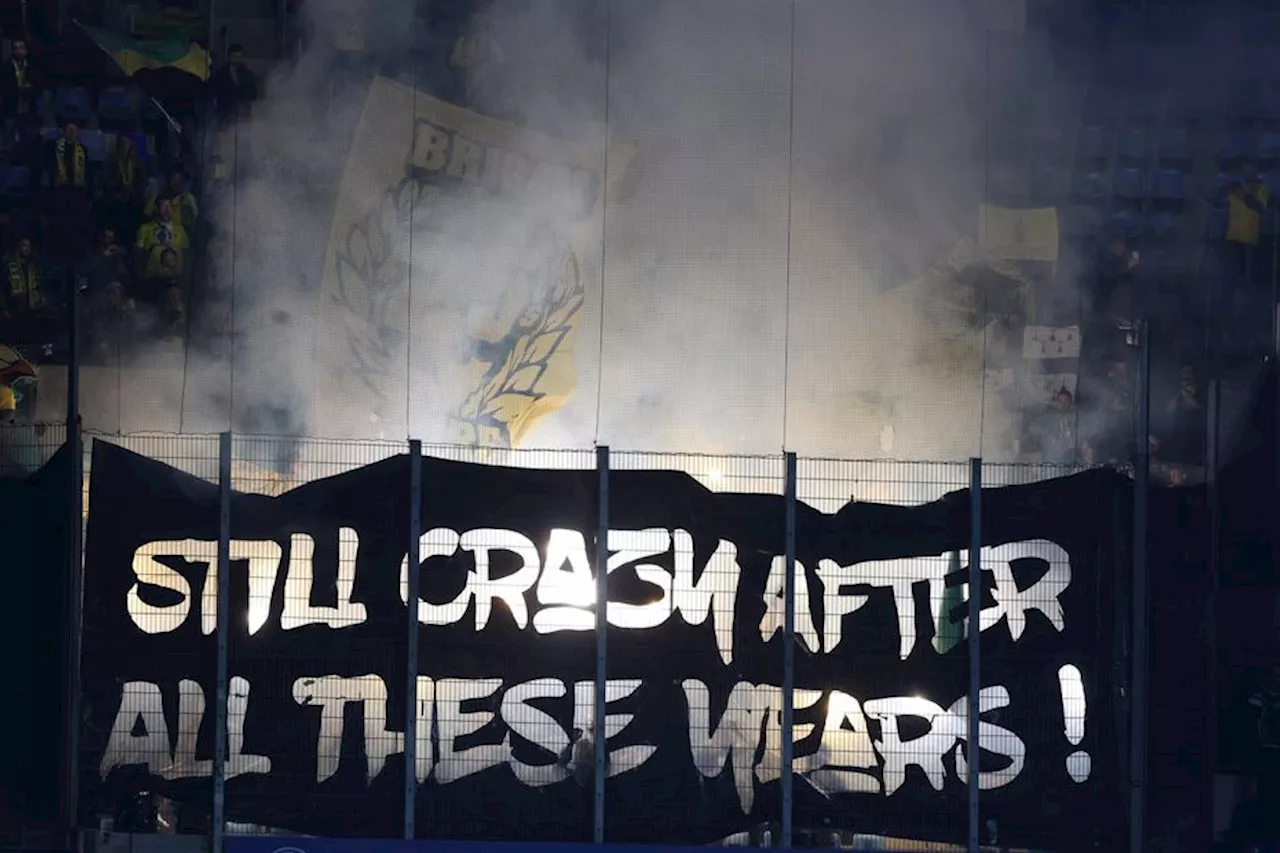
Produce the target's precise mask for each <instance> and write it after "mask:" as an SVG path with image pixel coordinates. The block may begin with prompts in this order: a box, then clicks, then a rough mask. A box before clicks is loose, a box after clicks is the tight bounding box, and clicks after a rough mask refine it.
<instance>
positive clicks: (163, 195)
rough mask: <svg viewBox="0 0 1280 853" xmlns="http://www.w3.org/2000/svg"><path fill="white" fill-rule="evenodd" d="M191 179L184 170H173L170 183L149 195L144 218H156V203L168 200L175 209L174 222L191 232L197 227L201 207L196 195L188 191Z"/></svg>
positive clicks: (144, 209) (143, 211) (170, 174)
mask: <svg viewBox="0 0 1280 853" xmlns="http://www.w3.org/2000/svg"><path fill="white" fill-rule="evenodd" d="M188 180H189V177H188V175H187V173H186V172H185V171H183V170H182V169H173V170H172V171H171V172H170V173H169V182H168V183H167V184H165V185H164V186H162V187H157V188H156V189H154V190H152V191H151V192H149V193H147V204H146V207H144V208H143V210H142V213H143V215H144V216H154V215H155V210H156V202H157V201H159V200H160V199H167V200H168V201H169V203H170V205H171V206H172V208H173V222H174V224H175V225H177V226H178V227H179V228H183V229H185V230H186V231H188V232H190V231H191V229H192V228H193V227H194V226H195V223H196V217H197V216H198V215H199V212H200V207H199V205H198V204H197V203H196V197H195V193H193V192H191V190H189V189H187V184H188Z"/></svg>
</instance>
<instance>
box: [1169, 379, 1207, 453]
mask: <svg viewBox="0 0 1280 853" xmlns="http://www.w3.org/2000/svg"><path fill="white" fill-rule="evenodd" d="M1165 413H1166V414H1167V416H1168V421H1167V426H1166V429H1167V430H1168V437H1167V438H1166V439H1165V440H1164V441H1161V442H1160V447H1161V448H1162V450H1161V455H1162V457H1163V458H1164V459H1165V460H1166V461H1168V462H1171V463H1174V464H1175V465H1176V464H1182V465H1199V464H1200V462H1201V461H1202V460H1203V456H1204V435H1205V414H1204V408H1203V407H1202V406H1201V405H1200V398H1199V392H1198V389H1197V387H1196V375H1195V371H1194V370H1193V369H1192V368H1191V367H1189V366H1184V367H1183V368H1182V371H1181V373H1180V376H1179V384H1178V393H1177V394H1176V395H1175V396H1174V398H1173V399H1172V400H1170V401H1169V403H1168V405H1167V406H1165Z"/></svg>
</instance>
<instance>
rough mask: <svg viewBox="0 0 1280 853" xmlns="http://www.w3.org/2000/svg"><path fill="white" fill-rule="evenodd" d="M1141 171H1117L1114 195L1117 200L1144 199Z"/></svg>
mask: <svg viewBox="0 0 1280 853" xmlns="http://www.w3.org/2000/svg"><path fill="white" fill-rule="evenodd" d="M1143 189H1144V188H1143V181H1142V170H1141V169H1117V170H1116V183H1115V190H1114V195H1115V196H1116V197H1117V198H1142V197H1143V195H1144V194H1145V193H1144V192H1143Z"/></svg>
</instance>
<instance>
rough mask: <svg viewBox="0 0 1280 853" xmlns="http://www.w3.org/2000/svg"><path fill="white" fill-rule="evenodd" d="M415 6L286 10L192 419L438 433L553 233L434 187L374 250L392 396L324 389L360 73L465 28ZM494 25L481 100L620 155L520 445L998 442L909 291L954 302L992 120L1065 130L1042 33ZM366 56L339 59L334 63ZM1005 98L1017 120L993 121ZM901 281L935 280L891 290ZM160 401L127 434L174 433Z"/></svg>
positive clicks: (758, 4) (537, 12) (337, 380)
mask: <svg viewBox="0 0 1280 853" xmlns="http://www.w3.org/2000/svg"><path fill="white" fill-rule="evenodd" d="M414 6H415V4H413V3H410V2H408V0H403V2H398V1H397V2H384V3H370V4H367V5H361V4H352V3H349V2H336V0H334V2H329V3H312V4H307V7H306V8H307V9H308V15H309V19H308V21H307V22H306V23H307V30H308V32H309V40H308V48H307V49H306V50H305V51H304V53H303V54H302V56H301V58H300V60H299V61H298V62H297V63H296V65H294V66H293V67H292V68H287V69H286V68H281V69H278V70H275V71H273V72H272V73H270V74H269V75H268V76H267V80H266V90H267V93H268V94H267V97H266V98H265V100H264V101H263V102H262V103H261V104H259V105H258V108H257V110H256V112H255V114H254V117H253V119H252V120H251V121H249V122H247V123H243V124H241V125H240V126H239V127H238V129H237V130H236V131H234V132H233V133H231V134H224V138H223V139H222V140H220V146H221V148H222V152H223V154H224V156H226V153H227V146H230V148H231V154H232V156H231V157H230V158H229V159H230V160H231V162H232V163H233V166H234V168H233V169H232V174H231V175H230V181H229V184H228V186H227V187H226V188H225V189H224V190H223V191H222V196H223V198H222V199H221V202H222V203H221V204H219V205H218V212H217V214H216V217H217V218H216V220H215V227H216V228H217V229H218V231H219V233H220V234H222V235H223V237H222V239H220V241H219V242H218V243H217V244H216V245H215V247H214V250H213V262H214V264H215V287H214V293H215V294H216V297H217V298H216V299H215V300H214V304H213V305H212V306H209V305H206V306H204V308H205V311H206V313H205V316H204V317H203V320H204V322H206V323H208V322H209V318H210V317H211V316H213V317H217V316H219V312H220V311H225V312H227V313H228V314H229V315H231V317H232V321H233V322H232V323H231V326H232V327H233V329H234V334H233V335H232V336H230V337H228V336H225V335H224V336H220V337H217V338H215V339H214V340H213V342H212V343H207V344H206V345H204V346H192V347H189V348H188V352H187V353H185V354H184V355H185V359H184V361H185V365H184V367H183V369H182V375H183V378H184V381H183V382H182V383H181V386H182V388H181V391H180V392H179V394H178V395H177V400H174V401H172V402H173V403H174V404H175V405H174V410H176V411H178V412H181V418H180V421H181V427H182V429H183V430H185V431H192V432H208V431H215V430H220V429H226V428H228V427H232V428H234V429H237V430H241V431H244V430H251V431H257V432H269V433H280V434H286V433H293V434H297V433H305V434H308V435H320V436H335V437H359V438H379V437H381V438H388V439H400V438H404V437H406V436H408V435H411V436H412V437H416V438H422V439H424V440H426V441H428V442H432V441H451V440H455V439H456V432H455V428H454V427H453V426H452V425H451V424H450V422H449V418H448V415H449V414H450V413H451V412H452V411H453V410H454V409H455V408H456V407H457V405H458V402H459V400H460V399H461V398H462V397H463V396H465V394H466V392H467V391H468V390H470V388H469V385H468V383H474V377H472V376H469V375H467V374H466V373H465V371H464V370H463V369H462V367H461V365H462V364H463V362H464V361H465V358H466V356H468V355H472V354H474V347H475V340H476V336H477V333H478V331H479V330H480V329H481V328H482V327H485V326H490V325H493V324H494V323H497V322H499V321H500V319H501V318H503V317H505V316H507V315H508V314H509V313H510V312H511V310H512V308H511V305H510V302H511V300H510V295H511V291H512V285H513V279H514V278H516V275H515V270H516V269H517V268H518V269H525V268H527V267H528V266H530V264H529V256H530V254H531V253H532V254H533V255H539V253H540V252H541V251H542V250H541V249H540V248H539V247H545V246H548V245H550V244H553V243H554V242H555V241H550V240H547V239H545V235H546V233H548V231H551V232H555V231H557V230H563V229H566V228H568V227H569V224H570V223H569V222H568V220H569V219H571V215H570V214H568V213H566V211H565V209H564V207H563V205H564V204H565V203H567V201H566V199H560V198H556V197H554V196H551V197H542V198H538V199H533V200H531V201H530V202H529V203H527V204H524V205H523V206H518V207H508V208H507V209H506V212H505V213H504V214H503V216H502V218H501V219H496V218H494V217H495V214H494V212H493V209H492V208H491V207H489V208H476V207H474V206H472V205H471V204H470V202H469V201H468V199H467V198H466V197H465V196H459V197H450V198H448V199H440V198H432V199H426V198H424V199H423V203H422V207H420V208H418V209H417V210H416V211H415V213H414V226H415V227H414V229H413V233H414V238H413V239H412V240H409V239H398V240H397V241H396V242H395V245H394V246H393V247H392V252H393V254H394V256H395V259H396V260H397V262H398V268H399V269H401V270H402V271H403V275H402V278H401V281H402V282H403V281H408V280H409V279H410V278H411V279H412V282H413V285H412V287H413V290H412V296H411V297H410V296H409V291H408V289H407V288H404V287H401V288H400V291H397V293H396V295H395V297H394V299H392V301H391V302H390V303H389V307H388V308H387V316H388V317H390V318H391V322H390V326H391V327H390V328H388V329H386V330H385V331H386V332H387V334H386V335H385V336H384V337H383V338H382V339H381V340H382V341H383V343H384V344H385V346H384V347H383V349H382V350H381V351H379V352H377V353H374V354H373V355H372V356H371V358H373V359H375V360H378V361H379V362H380V364H379V365H378V366H379V367H380V368H381V369H383V370H384V372H385V373H386V374H387V376H388V377H389V378H388V380H387V382H386V384H385V387H383V388H382V389H381V391H382V393H381V395H379V394H378V393H375V391H374V389H364V388H363V387H362V386H360V384H359V383H357V382H352V381H350V377H348V376H343V375H340V373H341V371H342V370H343V359H342V358H336V359H335V358H334V357H333V354H334V353H335V352H337V351H340V348H341V347H342V346H343V345H344V341H345V338H346V336H347V335H348V334H349V330H348V329H347V328H345V327H344V325H343V323H342V322H341V321H340V317H339V315H338V314H337V313H336V312H335V310H334V309H333V306H332V305H328V304H326V302H325V292H324V289H323V286H322V279H323V273H324V250H325V246H326V244H327V243H328V241H329V239H330V233H331V226H332V222H333V217H334V210H333V206H332V205H333V199H334V198H335V196H336V190H337V186H338V184H339V183H340V182H341V180H342V176H343V173H344V170H345V169H346V168H347V164H348V160H349V158H350V157H352V156H356V155H358V153H359V152H351V151H350V150H349V149H350V144H351V135H352V132H353V129H354V127H355V124H356V122H357V121H358V120H359V117H360V113H361V110H362V109H363V107H364V103H365V97H366V93H367V92H368V90H369V88H368V87H369V80H370V79H371V78H372V76H373V74H374V73H376V72H378V71H386V72H387V73H396V71H397V69H398V72H399V73H396V76H397V79H399V80H401V81H402V82H405V83H408V84H410V85H415V86H419V85H420V87H421V88H422V90H423V91H432V90H435V91H439V89H438V84H439V82H440V81H441V79H443V73H444V67H445V65H446V63H445V58H447V56H448V54H449V52H450V45H451V40H452V39H453V38H454V37H456V35H457V31H456V29H449V28H446V27H444V26H441V27H438V28H436V29H434V30H433V29H429V28H428V29H426V30H424V28H423V25H422V24H421V23H415V19H414ZM793 13H794V18H793ZM485 14H486V15H487V21H488V25H487V26H488V32H489V33H490V34H491V35H492V38H493V40H494V41H495V42H496V43H497V44H498V45H499V47H500V51H501V56H502V62H503V67H504V71H505V73H504V74H503V77H502V79H503V81H504V83H503V85H502V86H499V87H497V89H496V90H495V91H493V92H490V93H489V94H487V95H485V98H486V99H487V100H486V101H484V102H482V103H481V104H480V105H479V106H478V107H477V110H478V111H480V112H482V113H483V112H491V113H494V114H496V115H498V116H499V117H507V116H508V115H509V116H510V117H512V118H513V119H516V120H517V121H518V122H519V124H520V125H521V126H525V127H527V128H528V129H529V132H530V133H545V134H547V135H549V136H552V137H555V138H558V139H565V140H571V141H574V142H576V143H579V144H581V145H583V146H585V147H588V148H591V149H592V150H594V151H598V152H601V167H602V168H603V165H604V162H603V161H604V157H603V151H604V150H605V149H606V146H607V148H608V150H609V151H610V157H611V159H610V162H609V168H610V170H611V171H610V174H609V176H608V177H609V183H610V185H611V186H612V191H611V192H610V195H609V199H608V204H607V211H606V214H605V219H604V222H603V226H604V232H603V234H601V232H600V230H599V226H600V224H601V223H600V221H599V220H597V222H596V228H595V230H594V233H593V235H592V239H591V240H590V241H588V243H587V246H588V248H587V249H586V251H584V252H583V253H582V254H581V255H580V256H579V263H580V265H581V271H582V277H583V281H584V285H585V288H586V299H585V306H584V309H583V318H582V321H581V323H580V328H579V333H578V337H577V341H576V345H575V358H576V364H577V374H578V379H579V382H578V388H577V391H576V392H575V393H574V394H573V395H572V397H571V398H570V399H569V401H568V403H567V404H566V405H565V406H564V407H563V408H562V409H560V410H559V411H557V412H555V413H553V414H551V415H549V416H547V417H545V418H543V419H542V420H541V421H540V422H539V423H538V425H537V427H536V428H535V429H534V430H533V432H532V433H531V434H530V435H529V436H528V437H527V439H526V441H525V443H526V444H528V445H530V446H548V445H550V446H570V447H586V446H589V445H590V444H591V443H592V442H594V441H599V442H601V443H608V444H610V445H611V446H613V447H619V448H622V447H637V448H644V449H652V450H663V451H692V452H709V453H715V452H740V453H762V452H763V453H773V452H777V451H778V450H779V449H781V448H783V446H784V444H785V446H786V448H787V449H791V450H796V451H798V452H800V453H802V454H814V455H833V456H844V457H851V456H853V457H880V456H886V455H888V456H894V457H899V458H916V459H963V458H966V457H968V456H970V455H973V454H975V453H982V454H983V455H985V456H986V457H987V458H991V459H994V458H1001V457H1002V456H1008V455H1009V454H1010V453H1011V450H1010V448H1011V445H1012V439H1013V437H1014V434H1015V429H1014V426H1015V417H1014V416H1015V413H1014V412H1012V411H1008V410H1007V407H1006V406H1004V405H1003V404H1001V403H1000V402H999V400H998V399H997V398H996V395H995V394H994V393H992V392H991V390H990V389H989V388H984V384H983V372H982V368H983V365H984V361H985V342H984V335H983V333H982V331H981V329H980V328H978V327H975V326H973V325H971V324H968V323H966V322H963V321H962V320H961V318H960V317H959V315H958V313H957V312H954V311H953V312H950V313H948V312H947V311H945V310H938V311H932V312H931V309H930V308H929V306H930V305H931V304H933V302H937V300H932V301H931V300H930V299H927V298H924V297H923V296H921V293H923V292H926V291H928V290H929V288H932V289H933V291H935V292H936V291H939V290H942V291H945V290H946V288H947V287H948V286H949V284H948V275H949V273H945V272H943V273H939V272H937V270H939V269H942V270H946V269H948V267H947V264H946V260H945V259H947V258H948V257H950V256H953V255H954V254H955V253H956V251H957V249H956V247H957V246H958V245H959V246H961V247H962V249H961V254H964V253H965V252H967V253H968V254H969V255H972V256H976V255H977V254H978V253H977V252H976V251H975V250H974V249H973V247H972V240H971V239H970V241H969V242H968V243H965V242H964V241H965V239H966V237H968V238H971V237H972V236H973V235H974V234H975V232H976V230H977V222H978V204H979V203H980V202H981V200H982V198H983V192H984V189H985V188H986V185H987V183H988V179H989V177H990V175H989V169H988V166H989V162H988V161H989V160H990V156H989V155H990V152H989V150H988V149H989V148H990V145H991V139H992V138H993V136H998V132H999V127H997V126H996V125H999V124H1000V123H1001V122H1004V123H1008V122H1011V121H1012V122H1017V121H1033V120H1034V121H1037V122H1041V123H1043V124H1044V125H1045V126H1046V127H1049V128H1051V129H1052V128H1055V127H1057V128H1066V127H1069V126H1073V123H1076V122H1078V118H1079V117H1078V115H1076V114H1075V113H1074V112H1073V109H1072V97H1071V92H1070V91H1069V87H1065V86H1058V87H1056V88H1050V87H1048V85H1047V84H1048V83H1049V82H1050V80H1051V78H1052V77H1053V75H1054V74H1055V73H1058V72H1059V71H1060V70H1061V69H1060V67H1059V68H1058V69H1054V68H1048V67H1045V66H1046V64H1047V63H1044V62H1040V63H1039V64H1037V62H1036V61H1033V58H1034V57H1036V56H1037V55H1038V54H1039V53H1040V52H1041V50H1040V49H1041V48H1042V47H1043V45H1042V44H1040V43H1039V42H1038V37H1037V36H1035V35H1030V34H1028V35H1023V36H1009V35H991V34H988V33H987V32H986V31H985V30H984V26H983V20H982V17H981V15H980V14H978V12H977V10H976V9H975V8H974V7H972V6H970V5H969V4H966V3H955V2H948V0H930V2H922V3H911V4H903V3H899V2H894V0H860V2H856V3H849V2H844V0H806V2H799V3H795V4H794V5H793V3H791V2H789V0H613V2H612V3H606V2H604V0H598V2H587V0H581V2H580V1H579V0H527V1H526V2H518V0H497V2H494V3H492V4H491V6H490V7H489V10H488V11H487V12H486V13H485ZM793 23H794V38H793ZM424 32H425V37H424ZM231 37H232V39H233V40H234V33H233V34H231ZM360 42H363V44H364V46H365V55H364V56H363V57H362V58H361V59H359V60H352V59H351V58H350V56H351V55H350V54H347V53H345V52H342V51H340V50H338V49H337V47H339V46H341V45H343V44H346V45H348V46H350V45H351V44H352V43H355V44H359V43H360ZM793 42H794V53H793V50H792V47H793ZM428 48H430V50H428ZM432 52H434V58H433V59H431V61H430V62H427V61H425V60H424V59H423V57H424V56H427V55H428V54H431V53H432ZM335 66H337V67H338V68H339V69H340V70H335ZM415 68H416V69H417V70H414V71H409V70H408V69H415ZM1014 90H1016V92H1017V93H1021V94H1023V95H1026V96H1027V97H1026V100H1027V101H1028V102H1029V103H1031V104H1032V105H1033V106H1034V110H1032V113H1034V115H1032V114H1021V115H1019V114H1016V111H1015V115H1014V116H1013V118H1010V117H1008V115H1007V111H1004V112H1002V111H1001V109H1000V108H999V106H1000V104H1001V103H1004V102H1006V101H1008V100H1009V97H1007V96H1008V95H1009V94H1010V93H1011V92H1013V91H1014ZM606 115H607V126H606V121H605V119H606ZM411 124H412V120H411V117H406V119H405V128H406V130H405V134H406V136H405V139H404V140H403V143H402V144H400V145H398V146H396V147H395V150H402V151H406V152H407V151H409V150H410V149H411V147H412V138H411V130H410V127H411ZM624 149H625V150H626V151H628V152H630V153H629V155H628V156H627V157H626V158H623V157H616V156H615V155H616V152H619V151H622V150H624ZM237 153H238V154H239V155H240V156H238V157H237V156H235V155H236V154H237ZM246 153H247V154H248V156H245V155H246ZM624 160H625V162H623V161H624ZM250 164H252V165H250ZM1064 165H1069V164H1064ZM386 189H387V188H386V187H383V186H369V187H368V198H367V199H362V202H363V203H364V206H366V207H370V208H372V207H374V206H376V205H377V204H378V203H379V199H380V198H381V197H382V196H383V195H384V194H385V192H386ZM424 210H429V213H425V212H424ZM477 210H479V211H480V212H478V213H477ZM477 217H480V218H479V219H477ZM428 221H429V222H428ZM432 230H434V233H431V232H432ZM401 236H402V237H403V236H405V235H401ZM410 244H412V248H410ZM964 246H968V248H967V249H964V248H963V247H964ZM543 254H546V253H545V252H544V253H543ZM541 260H542V263H543V264H544V266H545V269H546V270H547V271H548V273H549V274H550V275H549V276H548V277H551V276H552V275H553V274H554V272H553V271H554V270H555V268H556V267H555V260H554V258H553V257H552V256H549V255H548V256H547V257H543V258H542V259H541ZM602 262H603V268H602V266H601V264H602ZM931 269H932V270H934V272H930V270H931ZM913 281H914V282H920V281H928V282H929V284H928V287H924V286H921V287H917V288H916V289H915V291H913V292H912V293H913V295H904V294H902V293H893V294H886V291H889V290H891V289H893V288H896V287H898V286H900V285H903V284H907V283H911V282H913ZM602 282H603V284H602ZM532 286H533V287H535V288H536V287H538V286H546V285H545V282H544V283H543V284H541V285H538V284H536V283H535V284H534V285H532ZM957 288H958V285H957ZM602 312H603V314H602ZM335 318H338V319H335ZM86 384H88V382H86ZM149 384H150V385H152V386H156V385H159V384H164V383H158V382H157V381H155V380H154V379H152V380H151V381H150V383H149ZM169 384H174V383H169ZM387 388H390V389H391V391H389V392H388V391H387ZM597 389H599V393H598V394H597ZM86 390H87V392H88V393H89V396H92V392H89V389H86ZM86 408H88V407H86ZM123 408H126V409H127V408H129V407H128V406H125V407H123ZM157 410H161V411H163V412H164V413H165V415H164V416H163V417H162V416H156V417H151V416H148V418H147V420H149V421H151V422H148V423H145V424H143V423H137V422H136V421H137V420H138V418H136V417H135V418H133V419H132V420H130V419H129V418H128V417H126V416H122V417H121V418H120V423H119V428H120V429H121V430H122V431H128V430H139V429H160V430H164V429H173V428H174V427H173V425H172V423H171V422H172V421H173V420H174V419H173V418H171V417H168V415H167V412H168V411H169V410H168V409H167V408H165V407H163V406H159V405H152V406H149V407H148V409H147V411H148V412H156V411H157ZM108 420H109V419H108ZM126 421H129V422H128V423H126ZM886 435H889V436H892V440H891V441H889V442H888V444H886V440H885V438H884V436H886Z"/></svg>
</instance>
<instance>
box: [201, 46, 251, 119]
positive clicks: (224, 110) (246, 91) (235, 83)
mask: <svg viewBox="0 0 1280 853" xmlns="http://www.w3.org/2000/svg"><path fill="white" fill-rule="evenodd" d="M212 83H213V85H212V87H211V91H212V92H213V98H214V108H215V110H216V113H217V116H218V119H219V120H220V121H223V122H229V121H231V120H233V119H236V118H239V117H241V116H243V115H244V114H245V113H246V111H247V108H248V106H249V104H251V103H253V102H254V101H256V100H257V99H258V96H259V95H260V94H261V86H260V85H259V84H258V75H257V74H254V73H253V71H252V70H251V69H250V68H249V66H248V65H246V64H245V61H244V48H243V47H241V46H240V45H238V44H233V45H231V47H230V48H228V50H227V61H226V62H225V63H224V64H223V66H222V67H221V68H219V69H218V71H217V73H216V74H214V75H213V81H212Z"/></svg>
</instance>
